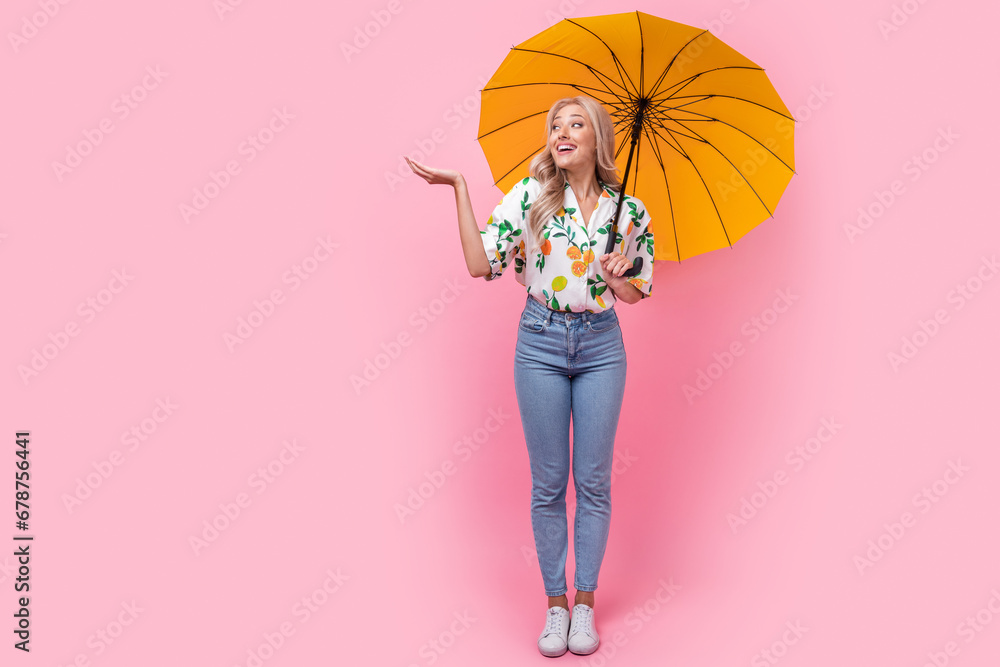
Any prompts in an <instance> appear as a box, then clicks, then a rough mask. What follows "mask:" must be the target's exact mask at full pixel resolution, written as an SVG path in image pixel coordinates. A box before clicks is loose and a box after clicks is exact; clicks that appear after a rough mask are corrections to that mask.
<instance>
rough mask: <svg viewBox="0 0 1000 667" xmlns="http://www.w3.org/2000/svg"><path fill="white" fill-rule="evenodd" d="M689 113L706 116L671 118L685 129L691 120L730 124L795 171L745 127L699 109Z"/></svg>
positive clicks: (793, 171) (787, 167)
mask: <svg viewBox="0 0 1000 667" xmlns="http://www.w3.org/2000/svg"><path fill="white" fill-rule="evenodd" d="M688 113H694V114H698V115H699V116H704V118H702V119H700V120H699V119H688V118H686V119H684V120H683V121H681V120H678V119H676V118H672V119H671V120H673V121H674V122H675V123H677V124H678V125H680V126H681V127H683V128H684V129H685V130H690V128H689V127H687V126H686V125H684V123H691V122H707V121H712V122H715V123H722V124H723V125H728V126H729V127H731V128H733V129H734V130H736V131H737V132H740V133H741V134H743V135H745V136H747V137H750V138H751V139H753V140H754V141H756V142H757V144H758V145H759V146H760V147H761V148H763V149H764V150H766V151H767V152H768V153H770V154H771V155H773V156H774V157H776V158H777V159H778V162H780V163H781V164H783V165H785V168H786V169H788V170H789V171H790V172H792V173H793V174H794V173H795V170H794V169H792V168H791V167H790V166H789V164H788V163H787V162H785V161H784V160H782V159H781V158H780V157H779V156H778V154H777V153H775V152H774V151H772V150H771V149H770V148H768V147H767V146H765V145H764V144H762V143H761V142H760V140H759V139H757V138H756V137H755V136H753V135H752V134H750V133H749V132H746V131H745V130H743V129H741V128H739V127H737V126H735V125H733V124H732V123H727V122H726V121H724V120H722V119H720V118H714V117H712V116H707V115H705V114H702V113H698V112H697V111H689V112H688ZM664 129H666V128H664ZM668 131H669V130H668ZM691 131H692V132H693V130H691ZM699 138H700V135H699Z"/></svg>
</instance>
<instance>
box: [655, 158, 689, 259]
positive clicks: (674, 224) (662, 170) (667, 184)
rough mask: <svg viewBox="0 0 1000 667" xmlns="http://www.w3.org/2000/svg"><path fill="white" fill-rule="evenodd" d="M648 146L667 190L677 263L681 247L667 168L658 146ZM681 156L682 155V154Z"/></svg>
mask: <svg viewBox="0 0 1000 667" xmlns="http://www.w3.org/2000/svg"><path fill="white" fill-rule="evenodd" d="M649 145H650V147H651V149H652V151H653V155H655V156H656V161H657V163H659V165H660V173H661V174H663V187H664V188H666V190H667V206H668V208H669V209H670V225H671V226H672V227H673V228H674V250H676V251H677V261H678V262H680V261H681V245H680V241H679V240H678V239H677V216H675V215H674V198H673V197H672V196H671V195H670V181H669V180H668V179H667V168H666V165H664V164H663V156H662V155H661V154H660V150H659V146H657V144H656V142H654V141H651V142H649ZM682 154H683V153H682ZM653 244H654V245H655V244H656V234H655V233H654V234H653Z"/></svg>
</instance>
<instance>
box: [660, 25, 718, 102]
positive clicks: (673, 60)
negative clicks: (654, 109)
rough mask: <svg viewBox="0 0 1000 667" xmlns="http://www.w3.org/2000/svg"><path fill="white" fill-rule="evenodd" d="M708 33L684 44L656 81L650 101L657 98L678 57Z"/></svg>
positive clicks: (701, 33) (704, 31)
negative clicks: (692, 43)
mask: <svg viewBox="0 0 1000 667" xmlns="http://www.w3.org/2000/svg"><path fill="white" fill-rule="evenodd" d="M706 32H708V30H702V31H701V32H699V33H698V34H697V35H695V36H694V37H692V38H691V39H689V40H688V41H687V42H686V43H685V44H684V46H682V47H681V48H680V49H678V51H677V53H675V54H674V57H673V58H671V59H670V62H669V63H667V66H666V68H664V70H663V73H662V74H660V78H658V79H657V80H656V83H654V84H653V89H652V90H651V91H650V92H649V97H650V99H652V98H655V97H656V92H657V89H658V88H659V87H660V84H661V83H663V79H665V78H666V76H667V72H669V71H670V68H671V67H673V66H674V62H676V60H677V56H679V55H680V54H681V53H683V52H684V49H686V48H687V47H688V45H689V44H690V43H691V42H693V41H694V40H696V39H698V38H699V37H701V36H702V35H704V34H705V33H706Z"/></svg>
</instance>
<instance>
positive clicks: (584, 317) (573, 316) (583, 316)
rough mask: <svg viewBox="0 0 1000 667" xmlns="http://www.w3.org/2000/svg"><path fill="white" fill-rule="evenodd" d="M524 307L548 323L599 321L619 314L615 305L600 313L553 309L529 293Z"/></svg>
mask: <svg viewBox="0 0 1000 667" xmlns="http://www.w3.org/2000/svg"><path fill="white" fill-rule="evenodd" d="M524 309H525V310H527V311H528V312H531V313H534V314H535V315H537V316H538V317H540V318H542V319H544V320H545V321H546V322H548V323H552V322H558V323H560V324H568V323H570V322H576V321H579V322H599V321H600V320H602V319H604V318H606V317H615V316H617V315H616V313H615V307H614V306H613V305H612V306H611V307H610V308H606V309H605V310H602V311H601V312H599V313H591V312H587V311H584V312H582V313H567V312H565V311H562V310H552V309H551V308H549V307H548V306H546V305H545V304H543V303H542V302H540V301H539V300H538V299H536V298H535V297H533V296H532V295H530V294H529V295H528V300H527V301H526V302H525V305H524Z"/></svg>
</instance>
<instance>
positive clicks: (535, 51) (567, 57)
mask: <svg viewBox="0 0 1000 667" xmlns="http://www.w3.org/2000/svg"><path fill="white" fill-rule="evenodd" d="M567 20H568V19H567ZM598 39H600V38H598ZM511 51H523V52H524V53H537V54H538V55H542V56H552V57H553V58H565V59H566V60H570V61H572V62H575V63H576V64H578V65H580V66H582V67H585V68H586V69H587V70H588V71H590V72H591V73H592V74H595V75H596V74H599V75H600V76H601V77H604V78H605V79H607V80H608V81H609V82H611V83H613V84H615V85H616V86H618V87H620V88H621V89H622V90H624V91H625V93H626V94H627V93H628V92H629V91H628V88H627V87H625V85H623V84H620V83H618V82H617V81H615V80H614V79H613V78H611V77H610V76H608V75H607V74H605V73H604V72H601V71H600V70H597V69H594V68H593V67H591V66H590V65H588V64H587V63H585V62H583V61H581V60H577V59H576V58H570V57H569V56H564V55H562V54H561V53H549V52H548V51H537V50H535V49H522V48H520V47H517V46H515V47H513V48H512V49H511ZM616 60H617V59H616ZM608 92H609V93H611V94H612V95H615V93H613V92H612V91H611V89H610V88H608ZM615 96H616V97H618V96H617V95H615Z"/></svg>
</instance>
